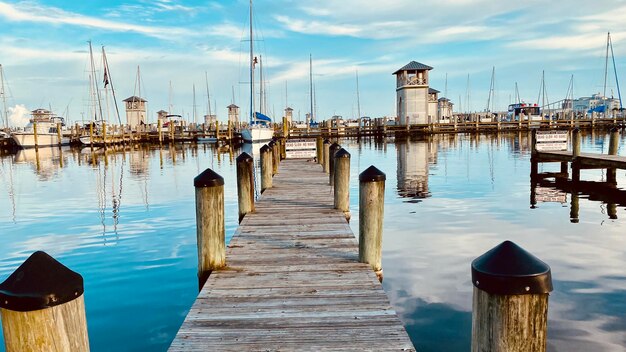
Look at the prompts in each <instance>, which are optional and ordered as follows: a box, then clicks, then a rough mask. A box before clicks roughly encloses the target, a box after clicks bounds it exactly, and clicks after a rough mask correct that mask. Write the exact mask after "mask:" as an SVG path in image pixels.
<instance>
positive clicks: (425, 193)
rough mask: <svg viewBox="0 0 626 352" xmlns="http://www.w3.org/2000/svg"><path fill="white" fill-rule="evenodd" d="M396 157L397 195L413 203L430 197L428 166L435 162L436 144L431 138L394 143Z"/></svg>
mask: <svg viewBox="0 0 626 352" xmlns="http://www.w3.org/2000/svg"><path fill="white" fill-rule="evenodd" d="M396 153H397V156H398V169H397V178H398V195H399V196H400V197H402V198H409V199H410V200H409V202H414V201H416V200H418V199H421V198H427V197H430V192H429V190H428V165H429V164H430V163H436V162H437V143H436V142H435V140H434V139H433V138H426V139H422V140H414V141H409V140H404V141H398V142H396Z"/></svg>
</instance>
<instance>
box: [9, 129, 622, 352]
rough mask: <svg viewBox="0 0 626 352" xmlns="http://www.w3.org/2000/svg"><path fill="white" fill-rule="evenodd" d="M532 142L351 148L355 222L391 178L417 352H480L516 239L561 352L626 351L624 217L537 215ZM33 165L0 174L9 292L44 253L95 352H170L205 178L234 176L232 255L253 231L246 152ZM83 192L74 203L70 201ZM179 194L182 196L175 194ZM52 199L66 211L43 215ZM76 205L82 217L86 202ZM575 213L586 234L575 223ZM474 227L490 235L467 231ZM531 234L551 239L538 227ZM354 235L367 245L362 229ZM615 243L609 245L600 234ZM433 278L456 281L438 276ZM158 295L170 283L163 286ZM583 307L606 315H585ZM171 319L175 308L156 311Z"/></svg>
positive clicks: (397, 274)
mask: <svg viewBox="0 0 626 352" xmlns="http://www.w3.org/2000/svg"><path fill="white" fill-rule="evenodd" d="M609 139H610V136H609V134H607V133H604V132H598V131H582V135H581V153H604V154H606V153H607V150H608V145H609ZM531 140H532V136H531V134H530V133H528V132H512V133H510V132H509V133H504V134H451V135H446V134H438V135H433V136H430V137H417V138H413V139H405V140H403V139H390V138H387V139H385V140H379V139H375V138H374V139H361V140H360V141H359V142H357V141H356V140H354V139H344V140H340V141H339V142H340V143H341V145H342V146H343V147H344V148H346V149H347V150H350V151H351V154H352V163H351V169H352V170H351V194H352V195H354V196H352V197H351V201H350V203H351V204H350V209H351V212H352V213H353V214H357V213H358V208H359V206H358V201H357V197H356V194H358V191H357V188H356V183H355V182H356V177H358V174H359V173H360V172H362V171H363V170H364V169H365V168H366V167H367V166H369V165H372V164H374V165H377V167H379V168H380V169H381V170H382V171H384V172H385V173H386V174H387V183H388V185H387V186H388V192H387V194H386V197H385V198H386V208H385V222H384V224H385V225H384V245H383V255H382V257H383V268H384V280H383V283H382V284H383V288H384V289H385V292H386V293H387V295H388V297H389V300H390V303H391V307H392V308H393V309H394V310H395V311H396V312H397V314H398V316H399V318H400V320H401V321H402V323H403V325H404V326H405V328H406V331H407V333H408V335H409V337H410V338H411V341H412V343H413V344H414V346H415V348H416V349H419V350H426V351H440V350H465V349H469V343H470V333H471V321H470V315H471V282H470V278H469V265H470V262H471V260H473V259H474V258H476V257H477V256H478V255H480V254H482V253H484V252H485V251H487V250H488V249H490V248H492V247H493V246H495V245H496V244H498V243H500V242H501V241H503V240H505V239H510V240H513V241H515V242H516V243H518V244H520V245H522V246H523V247H524V248H525V249H527V250H530V251H531V252H533V253H534V254H535V255H537V256H538V257H540V258H541V259H542V260H544V261H545V262H546V263H548V264H549V265H550V266H551V268H552V270H553V277H554V279H555V281H554V287H555V288H554V291H553V292H552V294H551V296H550V310H549V315H548V346H549V348H550V349H551V350H554V351H577V350H579V351H585V350H603V349H604V350H612V349H619V348H620V347H619V346H620V345H621V342H620V341H621V336H623V334H624V331H626V327H624V325H623V322H621V316H622V314H621V312H622V310H621V308H619V307H620V306H619V302H620V301H621V300H620V299H619V298H617V299H614V298H613V297H615V295H617V297H619V295H620V292H622V288H621V286H620V285H622V284H621V282H622V279H620V275H621V274H620V269H619V268H620V267H622V265H624V263H626V262H625V261H624V260H626V259H624V257H623V255H622V254H621V253H618V252H619V251H618V248H621V247H622V244H621V238H622V236H620V234H621V233H622V232H623V230H624V224H623V221H622V220H623V219H622V218H623V215H624V211H625V209H624V208H623V204H622V203H620V202H616V201H615V199H603V198H598V197H595V196H594V195H593V194H590V195H588V193H585V192H582V191H581V192H577V193H576V197H574V196H573V195H572V194H571V193H568V192H567V191H568V188H564V189H563V190H562V192H563V193H561V194H560V195H558V196H554V197H552V198H550V197H548V196H546V195H545V192H544V193H543V194H544V195H541V194H540V192H537V194H539V196H537V198H536V200H535V203H534V204H533V203H532V202H529V199H530V200H531V201H532V198H531V194H530V193H529V189H530V187H529V175H530V173H531V162H530V157H531V152H532V148H531ZM619 140H620V144H619V146H620V148H619V151H618V155H622V156H623V155H624V154H623V153H624V150H623V145H624V136H623V135H620V139H619ZM255 149H256V148H253V149H252V150H255ZM46 150H57V152H54V153H47V152H45V151H46ZM24 152H26V154H20V155H12V154H9V155H6V154H5V155H4V156H2V158H1V159H0V160H1V161H2V163H1V164H0V165H2V174H1V175H2V183H3V185H4V186H5V188H4V189H3V192H2V193H1V198H0V199H1V201H2V204H6V205H8V206H7V207H2V213H1V214H2V215H1V217H0V229H1V231H0V232H2V233H3V234H4V239H5V243H6V245H5V246H3V247H2V249H0V251H2V253H1V254H2V257H3V258H6V259H5V260H3V262H2V263H3V265H2V267H0V275H1V276H2V277H6V276H7V275H8V274H9V273H11V272H12V271H13V270H14V268H15V267H16V266H17V265H19V264H20V263H21V262H23V261H24V260H25V259H26V257H28V256H29V255H30V254H31V253H32V251H33V250H39V249H40V250H45V251H46V252H48V253H49V254H51V255H53V256H54V257H55V258H56V259H58V260H60V261H61V262H62V263H63V264H65V265H67V266H68V267H70V268H71V269H72V270H75V271H77V272H79V273H81V274H82V275H83V276H84V278H85V307H86V313H87V324H88V329H89V338H90V345H91V347H92V350H109V349H116V350H141V349H156V350H165V349H167V348H169V346H170V345H171V343H172V341H173V340H174V338H175V335H176V333H177V332H178V330H179V329H180V327H181V326H182V325H183V321H184V317H185V316H186V315H187V312H188V311H189V310H190V309H191V307H192V304H193V302H194V300H195V299H196V295H197V293H198V282H197V277H196V272H197V249H196V240H195V219H194V215H193V214H194V200H193V198H194V197H193V178H194V177H195V176H196V175H198V174H200V173H201V172H202V171H203V169H204V168H205V167H211V168H212V169H214V170H216V172H218V173H219V174H220V175H222V176H223V177H224V180H225V209H226V212H225V227H226V240H227V243H231V240H230V239H231V238H232V237H233V235H234V234H235V231H236V229H237V227H238V216H237V196H236V193H237V191H236V184H235V183H234V179H235V177H236V172H235V171H236V170H235V159H236V157H237V156H238V155H239V154H240V153H241V150H240V149H223V148H222V149H217V148H216V147H214V146H213V145H210V144H198V145H194V144H190V143H185V144H179V145H176V144H174V145H165V146H164V147H163V148H154V147H149V146H143V147H138V148H134V147H129V146H126V147H122V146H120V147H111V148H108V149H106V150H103V149H98V150H94V151H93V152H91V151H90V150H89V148H83V149H82V150H81V151H80V152H79V151H78V150H77V149H74V148H69V147H63V148H60V149H59V148H39V150H37V151H36V150H34V149H30V150H25V151H24ZM254 156H255V157H257V154H254ZM470 160H471V162H470ZM283 163H284V162H283ZM551 165H552V163H548V164H545V165H542V166H538V172H539V173H548V172H560V166H559V163H556V165H555V166H551ZM18 175H19V176H18ZM603 175H604V174H603V173H602V172H601V171H600V170H588V169H583V170H581V180H585V181H596V182H602V180H603V179H604V178H605V176H603ZM277 177H280V173H279V174H278V175H277ZM616 177H617V179H616V181H617V184H618V185H623V184H624V182H625V181H626V179H625V177H626V176H625V175H624V174H623V173H622V172H618V173H617V175H616ZM76 179H78V180H82V181H80V182H76V181H75V180H76ZM256 182H260V177H259V176H257V181H256ZM33 184H39V185H40V186H39V187H34V188H33V187H32V186H30V185H33ZM68 187H70V188H71V189H72V190H73V192H71V193H68V192H66V191H65V190H66V189H67V188H68ZM166 187H168V188H171V189H175V190H177V192H175V193H171V192H167V193H163V192H161V191H159V190H162V189H165V188H166ZM618 189H619V188H618ZM46 194H50V195H54V197H56V198H58V199H59V200H58V201H60V202H62V204H66V206H64V207H63V208H57V207H55V206H54V205H53V204H58V203H57V202H55V203H47V202H41V199H45V197H46V196H45V195H46ZM76 197H80V199H81V202H80V203H76V202H75V201H72V199H76ZM573 200H576V201H577V204H576V209H575V210H576V211H577V219H578V222H577V223H573V222H571V217H570V216H571V203H572V201H573ZM610 204H618V206H617V207H613V206H612V205H610ZM619 204H622V205H619ZM607 212H608V213H607ZM468 216H473V217H476V216H479V217H480V218H481V219H482V221H481V222H472V221H467V217H468ZM70 219H71V223H72V225H71V226H69V227H68V226H67V225H65V224H66V223H67V222H68V221H70ZM531 219H532V220H531ZM528 221H532V222H534V223H535V224H536V225H533V226H531V227H529V226H528V225H527V222H528ZM349 225H350V228H351V229H352V232H354V233H357V232H358V216H356V215H353V217H352V219H351V221H350V223H349ZM562 228H566V229H567V235H565V233H564V232H563V230H562ZM16 229H17V230H16ZM418 229H419V230H418ZM600 229H601V230H602V231H601V232H599V233H598V235H597V236H595V237H589V236H588V235H587V234H588V233H590V232H597V231H598V230H600ZM564 236H567V238H568V244H567V245H566V246H567V248H568V251H567V253H564V252H562V251H554V250H553V249H555V248H561V247H562V246H563V241H564ZM450 241H452V242H450ZM576 243H581V244H576ZM468 248H470V250H468ZM233 250H234V248H233ZM600 253H610V254H609V258H610V260H608V261H599V260H597V257H598V255H599V254H600ZM233 260H235V258H233ZM113 263H115V264H113ZM432 265H436V266H438V267H440V268H442V269H443V271H437V272H431V271H429V270H428V268H429V267H431V266H432ZM153 280H158V281H160V282H162V283H163V284H162V285H156V286H155V285H150V284H148V282H150V281H153ZM426 282H427V283H429V284H428V285H425V284H424V283H426ZM592 282H593V283H592ZM129 289H130V290H131V291H133V292H134V294H133V295H131V296H128V294H127V292H128V290H129ZM122 295H123V296H125V297H126V298H125V300H124V302H123V304H118V303H115V304H113V303H112V302H113V301H115V302H119V299H114V300H113V301H112V300H111V297H119V296H122ZM583 301H584V302H588V303H589V302H591V303H592V304H586V305H584V307H586V308H585V310H583V311H580V307H581V303H580V302H583ZM157 305H158V306H160V307H162V308H161V309H159V310H154V309H152V308H151V307H154V306H157ZM573 307H578V308H576V310H575V311H574V310H572V309H573ZM592 317H593V318H592ZM603 321H612V322H613V323H612V324H611V325H603V323H602V322H603ZM120 322H123V323H122V324H121V325H120ZM592 326H593V327H594V328H593V329H592V328H591V327H592ZM603 326H604V328H603ZM451 327H452V328H451ZM609 327H610V330H605V329H606V328H609ZM577 328H580V329H584V330H585V331H587V333H585V334H581V335H580V336H578V337H576V338H574V339H573V338H572V337H571V336H570V335H569V334H568V333H567V331H568V330H571V329H577ZM599 334H601V335H602V336H603V338H602V339H599V338H598V337H597V336H599ZM112 338H113V340H112ZM115 341H118V342H117V343H116V342H115ZM128 341H133V343H130V344H129V343H128ZM443 341H447V342H445V343H443ZM581 346H582V347H581Z"/></svg>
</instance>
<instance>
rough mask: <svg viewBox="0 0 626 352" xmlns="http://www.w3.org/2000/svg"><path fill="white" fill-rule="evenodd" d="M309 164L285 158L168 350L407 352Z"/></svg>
mask: <svg viewBox="0 0 626 352" xmlns="http://www.w3.org/2000/svg"><path fill="white" fill-rule="evenodd" d="M332 204H333V194H332V192H331V189H330V186H329V185H328V175H327V174H326V173H324V172H323V171H322V169H321V167H320V166H319V165H318V164H316V163H310V162H307V161H304V160H285V161H283V162H282V163H281V165H280V169H279V173H278V175H276V176H275V178H274V180H273V187H272V188H269V189H267V190H266V191H265V192H264V193H263V195H262V196H261V197H260V199H259V200H258V201H257V202H256V204H255V208H256V211H255V212H254V213H251V214H248V215H246V217H245V218H244V219H243V221H242V222H241V224H240V227H239V228H238V229H237V231H236V232H235V235H234V237H233V239H232V240H231V243H230V244H229V246H228V248H227V249H226V262H227V266H226V267H225V268H224V269H222V270H218V271H214V272H213V273H212V274H211V276H210V277H209V280H208V281H207V282H206V284H205V286H204V287H203V289H202V291H201V292H200V294H199V295H198V298H197V299H196V302H195V303H194V305H193V306H192V307H191V310H190V312H189V314H188V315H187V317H186V319H185V321H184V323H183V325H182V326H181V328H180V331H179V332H178V334H177V335H176V338H175V339H174V341H173V342H172V345H171V346H170V351H196V350H197V351H207V350H220V351H242V350H262V351H278V350H280V351H289V350H299V351H300V350H304V351H323V350H335V351H341V350H377V351H378V350H379V351H385V350H395V351H398V350H400V351H415V349H414V347H413V345H412V343H411V340H410V339H409V337H408V334H407V333H406V330H405V329H404V327H403V325H402V322H401V321H400V319H399V318H398V316H397V315H396V312H395V311H394V309H393V308H392V307H391V305H390V303H389V299H388V298H387V295H386V294H385V292H384V291H383V289H382V285H381V284H380V282H379V281H378V279H377V278H376V275H375V273H374V272H373V271H372V270H371V268H370V266H369V265H368V264H363V263H359V262H358V242H357V240H356V238H355V236H354V234H353V233H352V230H351V228H350V226H349V224H348V223H347V222H346V220H345V217H344V215H343V213H341V212H339V211H336V210H335V209H333V206H332Z"/></svg>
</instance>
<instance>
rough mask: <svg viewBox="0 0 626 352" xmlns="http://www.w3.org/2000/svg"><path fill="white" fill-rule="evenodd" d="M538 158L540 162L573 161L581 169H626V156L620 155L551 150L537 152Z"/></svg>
mask: <svg viewBox="0 0 626 352" xmlns="http://www.w3.org/2000/svg"><path fill="white" fill-rule="evenodd" d="M536 159H537V161H539V162H550V161H554V162H556V161H562V162H566V161H573V162H576V163H577V165H578V167H579V168H581V169H596V168H600V169H602V168H615V169H626V157H624V156H619V155H606V154H596V153H580V155H578V156H576V157H574V155H573V153H572V152H571V151H551V152H539V153H537V155H536Z"/></svg>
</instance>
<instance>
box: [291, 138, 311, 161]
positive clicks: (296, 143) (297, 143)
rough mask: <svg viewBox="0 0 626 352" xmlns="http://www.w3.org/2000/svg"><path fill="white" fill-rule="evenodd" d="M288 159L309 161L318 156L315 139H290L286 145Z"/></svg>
mask: <svg viewBox="0 0 626 352" xmlns="http://www.w3.org/2000/svg"><path fill="white" fill-rule="evenodd" d="M285 150H286V152H287V159H309V158H314V157H315V156H316V155H317V145H316V141H315V139H289V140H287V143H286V144H285Z"/></svg>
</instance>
